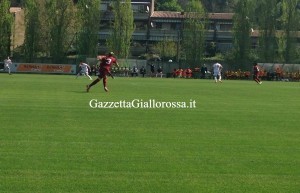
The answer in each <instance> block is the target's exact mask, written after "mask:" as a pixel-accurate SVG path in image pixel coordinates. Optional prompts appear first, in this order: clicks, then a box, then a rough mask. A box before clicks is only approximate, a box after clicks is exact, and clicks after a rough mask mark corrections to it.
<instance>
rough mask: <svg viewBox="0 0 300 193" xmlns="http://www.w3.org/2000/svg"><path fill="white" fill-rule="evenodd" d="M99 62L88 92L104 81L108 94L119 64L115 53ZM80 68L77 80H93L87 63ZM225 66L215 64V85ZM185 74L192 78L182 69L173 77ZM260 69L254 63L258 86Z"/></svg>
mask: <svg viewBox="0 0 300 193" xmlns="http://www.w3.org/2000/svg"><path fill="white" fill-rule="evenodd" d="M98 60H100V65H99V72H98V77H97V79H96V80H94V81H93V82H92V83H91V84H88V85H86V91H87V92H89V90H90V89H91V87H93V86H94V85H96V84H97V83H98V82H99V81H100V80H101V79H102V81H103V87H104V90H105V91H106V92H108V88H107V76H111V77H112V78H114V77H113V75H112V73H111V70H110V69H111V67H112V66H113V65H115V66H117V67H119V64H118V62H117V59H116V58H115V57H114V53H113V52H110V53H109V54H108V55H106V56H103V57H101V58H98ZM79 66H80V68H81V72H79V73H78V74H77V75H76V78H77V77H78V76H79V75H80V74H84V75H86V76H87V77H88V78H89V79H90V80H93V79H92V77H90V76H89V71H90V70H91V69H90V66H89V65H88V64H86V63H84V62H83V61H81V62H80V64H79ZM222 69H223V66H222V65H221V64H220V63H218V62H217V63H214V64H213V77H214V82H215V83H218V82H220V83H222V75H221V72H222ZM183 72H185V74H186V76H190V77H191V76H192V70H191V69H190V70H188V69H187V70H186V71H183V70H182V69H178V70H176V69H174V72H173V76H182V74H183ZM259 72H260V70H259V67H258V64H257V63H253V80H254V81H255V82H256V83H257V84H262V82H261V80H260V78H259V74H260V73H259Z"/></svg>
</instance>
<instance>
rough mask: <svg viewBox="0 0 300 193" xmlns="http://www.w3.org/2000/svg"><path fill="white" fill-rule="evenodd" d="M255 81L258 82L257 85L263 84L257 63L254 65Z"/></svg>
mask: <svg viewBox="0 0 300 193" xmlns="http://www.w3.org/2000/svg"><path fill="white" fill-rule="evenodd" d="M253 80H254V81H255V82H257V84H261V83H262V82H261V81H260V79H259V68H258V66H257V63H253Z"/></svg>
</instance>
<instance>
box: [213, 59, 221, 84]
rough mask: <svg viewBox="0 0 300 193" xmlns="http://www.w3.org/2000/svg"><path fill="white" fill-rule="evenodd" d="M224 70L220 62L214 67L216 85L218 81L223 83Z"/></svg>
mask: <svg viewBox="0 0 300 193" xmlns="http://www.w3.org/2000/svg"><path fill="white" fill-rule="evenodd" d="M222 68H223V66H222V65H221V64H220V63H218V62H217V63H215V64H214V65H213V70H214V79H215V83H217V82H218V81H219V82H222V77H221V71H222Z"/></svg>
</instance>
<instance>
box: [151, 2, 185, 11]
mask: <svg viewBox="0 0 300 193" xmlns="http://www.w3.org/2000/svg"><path fill="white" fill-rule="evenodd" d="M156 8H157V10H159V11H181V10H182V8H181V6H180V4H178V1H177V0H164V1H160V2H157V4H156Z"/></svg>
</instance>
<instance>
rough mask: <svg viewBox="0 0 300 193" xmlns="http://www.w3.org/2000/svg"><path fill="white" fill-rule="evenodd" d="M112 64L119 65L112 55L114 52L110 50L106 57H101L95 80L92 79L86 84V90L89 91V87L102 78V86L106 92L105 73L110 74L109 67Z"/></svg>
mask: <svg viewBox="0 0 300 193" xmlns="http://www.w3.org/2000/svg"><path fill="white" fill-rule="evenodd" d="M112 65H116V66H117V67H119V64H118V62H117V59H116V58H115V57H114V53H113V52H110V53H109V54H108V55H107V56H106V57H103V58H102V59H101V63H100V68H99V75H98V78H97V79H96V80H94V81H93V82H92V83H91V84H89V85H87V86H86V91H87V92H89V90H90V88H91V87H92V86H94V85H95V84H97V83H98V82H99V81H100V80H101V79H103V87H104V90H105V91H106V92H108V88H107V77H106V76H107V75H109V76H111V73H110V68H111V66H112Z"/></svg>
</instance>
